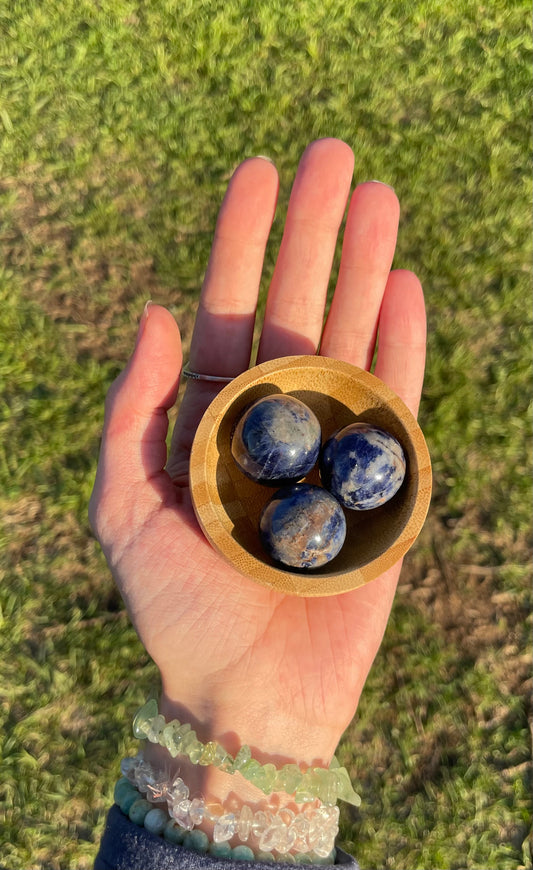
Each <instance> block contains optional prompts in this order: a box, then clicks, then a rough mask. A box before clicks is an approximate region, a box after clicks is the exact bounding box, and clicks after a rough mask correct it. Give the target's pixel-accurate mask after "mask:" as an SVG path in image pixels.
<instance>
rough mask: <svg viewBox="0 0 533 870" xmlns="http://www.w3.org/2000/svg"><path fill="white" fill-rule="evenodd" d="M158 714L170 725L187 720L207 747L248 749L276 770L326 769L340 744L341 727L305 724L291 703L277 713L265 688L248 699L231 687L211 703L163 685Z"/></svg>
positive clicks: (232, 751)
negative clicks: (209, 744) (288, 766)
mask: <svg viewBox="0 0 533 870" xmlns="http://www.w3.org/2000/svg"><path fill="white" fill-rule="evenodd" d="M159 711H160V713H161V714H162V715H163V716H164V718H165V720H166V721H167V722H169V721H171V720H172V719H178V720H179V721H180V722H189V723H190V725H191V728H192V729H194V730H195V731H196V733H197V735H198V738H199V740H201V741H202V742H203V743H207V742H209V741H215V742H217V743H219V744H220V745H221V746H223V747H224V749H225V750H226V752H228V753H230V754H231V755H236V753H237V752H238V750H239V749H240V747H241V746H243V745H248V746H250V748H251V750H252V755H253V757H254V758H255V759H256V760H257V761H259V762H260V763H261V764H267V763H271V764H274V765H276V766H277V767H280V766H282V765H283V764H298V765H301V766H304V767H328V766H329V764H330V762H331V759H332V758H333V756H334V754H335V750H336V748H337V744H338V741H339V732H338V729H331V728H328V727H326V726H325V725H324V723H323V722H319V723H318V722H313V721H312V720H307V719H306V720H305V721H302V719H301V718H300V717H298V716H296V715H294V714H293V713H292V710H291V706H290V704H284V706H283V709H278V708H277V707H276V704H275V699H274V698H273V693H271V692H268V691H267V690H265V691H263V692H262V693H261V696H260V697H259V698H257V697H254V698H250V696H249V695H248V694H247V693H246V692H243V691H242V689H241V690H240V691H239V692H238V693H235V697H234V694H233V693H232V691H231V690H230V689H227V690H226V691H224V692H223V697H222V698H219V697H218V694H217V692H216V691H213V692H210V693H209V700H206V699H205V698H204V697H203V696H201V695H200V696H199V695H195V696H194V697H191V696H189V697H187V698H186V699H184V698H183V697H182V696H180V694H179V692H178V691H176V692H174V691H173V690H172V688H170V687H166V686H165V685H163V691H162V693H161V697H160V701H159Z"/></svg>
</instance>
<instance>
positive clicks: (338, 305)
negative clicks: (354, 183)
mask: <svg viewBox="0 0 533 870" xmlns="http://www.w3.org/2000/svg"><path fill="white" fill-rule="evenodd" d="M399 216H400V205H399V202H398V199H397V197H396V194H395V193H394V191H393V190H392V188H390V187H388V186H387V185H385V184H380V183H379V182H373V181H371V182H366V183H364V184H360V185H359V186H358V187H357V188H356V189H355V191H354V193H353V196H352V199H351V202H350V207H349V210H348V216H347V219H346V228H345V230H344V240H343V246H342V257H341V263H340V268H339V277H338V280H337V286H336V288H335V294H334V297H333V299H332V302H331V306H330V310H329V314H328V318H327V321H326V325H325V328H324V336H323V339H322V343H321V346H320V353H321V354H322V355H323V356H329V357H333V358H335V359H342V360H344V361H345V362H349V363H352V365H357V366H360V367H361V368H365V369H369V368H370V364H371V362H372V358H373V354H374V346H375V341H376V332H377V323H378V317H379V311H380V308H381V301H382V298H383V293H384V291H385V286H386V283H387V278H388V275H389V271H390V267H391V264H392V260H393V257H394V249H395V247H396V236H397V233H398V221H399Z"/></svg>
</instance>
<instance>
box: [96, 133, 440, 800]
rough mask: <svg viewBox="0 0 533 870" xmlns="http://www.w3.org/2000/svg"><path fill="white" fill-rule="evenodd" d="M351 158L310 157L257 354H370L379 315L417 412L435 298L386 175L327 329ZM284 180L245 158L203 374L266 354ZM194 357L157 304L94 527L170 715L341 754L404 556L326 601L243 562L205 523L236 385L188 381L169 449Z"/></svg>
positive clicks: (227, 202)
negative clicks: (249, 575)
mask: <svg viewBox="0 0 533 870" xmlns="http://www.w3.org/2000/svg"><path fill="white" fill-rule="evenodd" d="M352 173H353V154H352V152H351V150H350V149H349V147H348V146H347V145H345V144H344V143H342V142H340V141H338V140H334V139H324V140H319V141H317V142H314V143H312V144H311V145H310V146H309V147H308V148H307V150H306V151H305V153H304V155H303V157H302V160H301V162H300V165H299V168H298V172H297V175H296V178H295V182H294V186H293V189H292V194H291V199H290V204H289V209H288V214H287V219H286V224H285V230H284V235H283V240H282V243H281V247H280V251H279V255H278V259H277V263H276V267H275V271H274V275H273V279H272V283H271V286H270V290H269V293H268V301H267V306H266V313H265V318H264V324H263V329H262V333H261V340H260V347H259V353H258V362H261V361H264V360H267V359H271V358H276V357H280V356H284V355H290V354H301V353H308V354H309V353H310V354H313V353H315V352H316V350H317V348H318V347H319V346H320V353H322V354H323V355H325V356H329V357H335V358H338V359H343V360H346V361H347V362H350V363H353V364H355V365H358V366H361V367H366V368H368V367H369V366H370V363H371V361H372V358H373V354H374V349H375V345H376V337H377V333H378V330H379V347H378V354H377V363H376V369H375V373H376V375H377V376H378V377H379V378H381V379H382V380H383V381H385V382H386V383H387V384H388V385H389V386H390V387H391V388H392V389H393V390H394V391H395V392H396V393H398V394H399V395H400V396H401V397H402V398H403V400H404V401H405V402H406V404H407V405H408V406H409V407H410V409H411V410H412V411H413V413H414V414H415V415H416V412H417V408H418V402H419V398H420V392H421V386H422V380H423V370H424V360H425V329H426V327H425V312H424V301H423V295H422V289H421V287H420V284H419V282H418V280H417V278H416V277H415V275H414V274H412V273H411V272H407V271H393V272H391V271H390V268H391V263H392V259H393V255H394V249H395V244H396V234H397V228H398V219H399V205H398V201H397V198H396V195H395V194H394V192H393V191H392V189H391V188H389V187H387V186H386V185H382V184H379V183H375V182H367V183H364V184H360V185H359V186H358V187H357V188H356V189H355V191H354V193H353V195H352V197H351V201H350V205H349V210H348V215H347V222H346V227H345V231H344V241H343V249H342V258H341V264H340V271H339V276H338V281H337V285H336V289H335V294H334V298H333V301H332V304H331V308H330V311H329V315H328V318H327V321H326V324H325V326H324V328H323V320H324V308H325V299H326V291H327V285H328V280H329V276H330V270H331V264H332V260H333V255H334V249H335V244H336V240H337V233H338V231H339V227H340V224H341V221H342V218H343V215H344V212H345V208H346V203H347V200H348V196H349V192H350V185H351V179H352ZM277 189H278V178H277V173H276V170H275V168H274V166H273V165H272V164H271V163H270V162H268V161H266V160H264V159H261V158H255V159H250V160H247V161H245V162H244V163H243V164H241V166H239V168H238V169H237V170H236V172H235V174H234V175H233V177H232V179H231V181H230V184H229V187H228V191H227V193H226V196H225V199H224V202H223V205H222V208H221V211H220V215H219V218H218V222H217V227H216V232H215V237H214V242H213V247H212V252H211V257H210V261H209V266H208V269H207V274H206V277H205V282H204V286H203V289H202V294H201V298H200V304H199V308H198V313H197V317H196V323H195V327H194V334H193V337H192V344H191V352H190V367H191V369H193V370H195V371H200V372H205V373H209V374H217V375H228V376H235V375H238V374H239V373H240V372H242V371H244V370H246V369H247V368H248V366H249V361H250V351H251V342H252V333H253V327H254V319H255V309H256V303H257V295H258V288H259V282H260V276H261V270H262V265H263V256H264V250H265V246H266V243H267V239H268V235H269V232H270V227H271V223H272V219H273V215H274V209H275V204H276V198H277ZM181 365H182V353H181V344H180V335H179V330H178V327H177V325H176V323H175V321H174V319H173V317H172V316H171V314H170V313H169V312H168V311H167V310H166V309H164V308H162V307H160V306H156V305H152V306H149V307H148V308H147V309H146V310H145V313H144V314H143V317H142V319H141V324H140V329H139V336H138V339H137V345H136V347H135V350H134V353H133V355H132V357H131V359H130V361H129V363H128V365H127V367H126V369H125V370H124V371H123V372H122V374H121V375H120V376H119V377H118V378H117V380H116V381H115V383H114V384H113V385H112V387H111V389H110V391H109V394H108V398H107V402H106V415H105V426H104V433H103V441H102V450H101V456H100V460H99V465H98V472H97V477H96V482H95V487H94V492H93V495H92V499H91V505H90V519H91V523H92V526H93V528H94V530H95V533H96V535H97V537H98V539H99V541H100V543H101V545H102V548H103V550H104V553H105V555H106V557H107V560H108V563H109V565H110V567H111V570H112V572H113V575H114V577H115V580H116V582H117V584H118V587H119V589H120V591H121V594H122V596H123V598H124V601H125V602H126V605H127V608H128V611H129V614H130V617H131V619H132V621H133V624H134V625H135V628H136V630H137V632H138V634H139V637H140V638H141V641H142V642H143V644H144V645H145V647H146V649H147V651H148V653H149V654H150V655H151V656H152V658H153V660H154V661H155V663H156V664H157V666H158V668H159V670H160V673H161V678H162V692H163V693H162V699H161V706H162V709H163V712H165V714H167V716H170V717H172V716H176V717H177V718H180V719H181V720H182V721H190V722H191V723H193V727H196V730H197V733H198V736H199V737H200V739H202V740H208V739H215V740H218V741H219V742H220V743H222V744H223V745H224V746H225V748H226V749H227V750H228V751H229V752H235V751H236V749H237V748H238V746H239V745H240V744H242V743H249V744H250V745H251V746H252V747H254V751H255V757H257V758H258V759H259V760H263V759H264V760H267V758H270V759H272V758H274V759H278V760H280V761H281V760H283V761H297V762H302V763H305V764H310V763H312V762H314V763H317V764H328V763H329V761H330V759H331V756H332V754H333V753H334V751H335V747H336V746H337V743H338V741H339V739H340V737H341V734H342V732H343V731H344V729H345V728H346V727H347V725H348V724H349V722H350V720H351V719H352V717H353V715H354V712H355V709H356V707H357V703H358V700H359V696H360V693H361V690H362V688H363V685H364V682H365V680H366V677H367V674H368V671H369V669H370V666H371V664H372V661H373V659H374V656H375V654H376V652H377V650H378V648H379V645H380V643H381V639H382V636H383V632H384V630H385V626H386V624H387V619H388V616H389V612H390V608H391V605H392V600H393V597H394V592H395V588H396V584H397V580H398V576H399V573H400V567H401V565H400V564H397V565H396V566H395V567H394V568H392V569H391V570H389V571H387V572H386V573H385V574H383V575H382V576H381V577H379V578H378V579H376V580H374V581H373V582H371V583H370V584H368V585H366V586H363V587H362V588H359V589H357V590H355V591H354V592H350V593H346V594H343V595H339V596H334V597H326V598H312V599H304V598H298V597H294V596H284V595H282V594H281V593H278V592H277V591H271V590H269V589H267V588H264V587H262V586H259V585H257V584H255V583H254V582H252V581H251V580H248V579H246V578H245V577H243V576H241V575H240V574H239V573H237V572H236V571H235V570H233V569H232V568H231V567H229V566H228V565H227V564H226V563H225V561H223V560H222V559H221V558H220V557H219V556H218V555H217V553H216V552H215V551H214V550H213V549H212V548H211V546H210V544H209V543H208V542H207V540H206V539H205V538H204V536H203V534H202V532H201V531H200V528H199V527H198V524H197V522H196V519H195V516H194V512H193V509H192V506H191V498H190V493H189V489H188V458H189V452H190V447H191V444H192V440H193V437H194V433H195V430H196V427H197V424H198V422H199V419H200V417H201V415H202V413H203V411H204V410H205V408H206V407H207V405H208V404H209V402H210V401H211V400H212V399H213V397H214V395H215V394H216V392H217V390H218V389H220V385H216V384H215V385H212V384H207V383H206V382H190V383H189V384H188V386H187V389H186V392H185V395H184V398H183V402H182V405H181V409H180V412H179V417H178V421H177V424H176V427H175V432H174V438H173V442H172V447H171V450H170V455H168V456H167V449H166V445H165V436H166V434H167V426H168V420H167V412H168V410H169V408H170V407H171V406H172V405H173V404H174V402H175V400H176V394H177V389H178V381H179V372H180V369H181ZM180 714H181V715H180ZM206 771H208V769H207V768H203V769H202V775H204V776H209V773H208V772H206ZM233 785H235V784H233ZM206 788H207V786H206V784H205V782H204V791H205V789H206ZM209 788H211V789H214V790H217V788H218V789H219V790H221V789H222V788H223V787H222V785H220V784H219V785H218V786H217V785H216V784H214V783H213V782H210V783H209Z"/></svg>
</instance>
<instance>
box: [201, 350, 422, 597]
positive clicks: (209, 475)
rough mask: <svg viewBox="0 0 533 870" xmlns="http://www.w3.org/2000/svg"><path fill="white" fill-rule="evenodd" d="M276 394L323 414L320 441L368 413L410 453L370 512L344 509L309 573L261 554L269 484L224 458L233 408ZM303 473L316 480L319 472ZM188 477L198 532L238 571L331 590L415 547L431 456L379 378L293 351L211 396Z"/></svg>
mask: <svg viewBox="0 0 533 870" xmlns="http://www.w3.org/2000/svg"><path fill="white" fill-rule="evenodd" d="M273 393H288V394H290V395H292V396H295V397H296V398H298V399H300V400H301V401H302V402H305V403H306V404H307V405H308V406H309V407H310V408H311V409H312V410H313V411H314V413H315V414H316V416H317V417H318V419H319V421H320V425H321V427H322V441H323V442H324V441H325V440H326V439H327V438H329V437H330V435H332V434H333V433H334V432H335V431H336V430H337V429H339V428H341V427H343V426H346V425H348V424H349V423H354V422H357V421H365V422H368V423H373V424H375V425H376V426H379V427H381V428H383V429H385V430H386V431H388V432H390V433H391V434H392V435H394V436H395V437H396V438H397V439H398V441H399V442H400V443H401V445H402V447H403V449H404V452H405V455H406V457H407V472H406V477H405V480H404V482H403V484H402V486H401V488H400V490H399V491H398V492H397V493H396V495H395V496H394V497H393V498H392V499H391V500H390V501H389V502H387V503H386V504H384V505H382V506H381V507H379V508H375V509H374V510H370V511H351V510H347V511H345V515H346V520H347V535H346V541H345V544H344V546H343V548H342V550H341V552H340V553H339V555H338V556H336V558H335V559H334V560H333V561H332V562H331V563H329V564H328V565H324V566H323V567H322V568H319V569H316V570H313V571H311V572H309V571H306V572H304V571H291V570H289V569H284V568H282V567H280V566H279V565H277V564H276V563H274V562H273V561H272V560H271V559H270V558H269V556H267V554H266V553H265V552H264V550H263V548H262V546H261V542H260V540H259V534H258V523H259V516H260V513H261V510H262V509H263V506H264V504H265V503H266V501H268V499H269V498H270V496H271V495H272V494H273V492H275V489H274V488H271V487H266V486H261V485H260V484H257V483H254V482H253V481H251V480H248V478H246V477H245V476H244V475H243V474H242V472H241V471H240V470H239V469H238V467H237V466H236V464H235V462H234V461H233V458H232V456H231V451H230V445H231V434H232V429H233V427H234V425H235V423H236V421H237V420H238V418H239V416H240V415H241V413H242V412H243V410H244V409H245V408H246V407H247V406H248V405H249V404H250V403H251V402H254V401H255V400H256V399H258V398H261V397H263V396H267V395H271V394H273ZM305 480H306V481H307V482H309V483H320V479H319V475H318V470H317V469H316V468H315V469H314V470H313V471H312V472H311V473H310V474H309V475H308V476H307V477H306V478H305ZM190 481H191V492H192V499H193V505H194V510H195V512H196V516H197V518H198V522H199V523H200V526H201V528H202V530H203V532H204V534H205V535H206V537H207V539H208V540H209V541H210V543H211V544H212V546H213V547H215V548H216V549H217V550H218V551H219V552H220V553H221V554H222V555H223V556H224V558H225V559H227V560H228V561H229V562H230V563H231V564H232V565H233V566H234V567H235V568H237V569H238V570H239V571H240V572H241V573H242V574H244V575H245V576H246V577H249V578H251V579H252V580H255V581H256V582H258V583H261V584H262V585H264V586H270V587H273V588H275V589H277V590H279V591H280V592H284V593H287V594H290V595H303V596H322V595H336V594H338V593H340V592H348V591H350V590H352V589H356V588H357V587H358V586H362V585H363V584H364V583H368V582H369V581H370V580H373V579H374V578H375V577H377V576H378V575H379V574H381V573H382V572H383V571H385V570H386V569H388V568H390V567H392V565H394V564H395V563H396V562H397V561H398V560H399V559H400V558H401V557H402V556H403V555H404V554H405V553H406V552H407V550H408V549H409V548H410V547H411V546H412V544H413V543H414V541H415V540H416V538H417V536H418V534H419V532H420V530H421V528H422V526H423V524H424V521H425V518H426V515H427V511H428V508H429V503H430V499H431V462H430V458H429V453H428V449H427V446H426V442H425V440H424V436H423V434H422V431H421V429H420V427H419V425H418V423H417V421H416V419H415V418H414V416H413V415H412V413H411V412H410V411H409V409H408V408H407V406H406V405H405V404H404V402H402V400H401V399H400V398H399V397H398V396H397V395H396V394H395V393H393V392H392V390H390V389H389V387H387V386H386V384H384V383H383V382H382V381H380V380H379V379H378V378H376V377H374V375H371V374H369V373H368V372H366V371H363V370H362V369H359V368H357V367H356V366H352V365H350V364H349V363H345V362H340V361H339V360H334V359H328V358H327V357H321V356H294V357H283V358H282V359H276V360H270V361H269V362H266V363H261V364H260V365H258V366H255V367H254V368H252V369H249V370H248V371H246V372H244V373H243V374H242V375H240V376H239V377H238V378H235V380H234V381H232V382H231V383H230V384H228V386H227V387H225V388H224V389H223V390H222V391H221V392H220V393H219V394H218V395H217V396H216V398H215V399H214V400H213V402H212V403H211V405H210V406H209V408H208V409H207V411H206V412H205V414H204V416H203V418H202V420H201V422H200V425H199V427H198V430H197V432H196V436H195V439H194V443H193V447H192V452H191V460H190Z"/></svg>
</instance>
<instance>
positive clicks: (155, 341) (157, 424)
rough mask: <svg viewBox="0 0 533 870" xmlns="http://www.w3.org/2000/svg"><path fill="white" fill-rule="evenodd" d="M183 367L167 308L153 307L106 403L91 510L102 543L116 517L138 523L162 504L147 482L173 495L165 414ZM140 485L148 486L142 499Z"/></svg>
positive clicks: (177, 336)
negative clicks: (168, 473)
mask: <svg viewBox="0 0 533 870" xmlns="http://www.w3.org/2000/svg"><path fill="white" fill-rule="evenodd" d="M181 361H182V360H181V341H180V334H179V330H178V327H177V325H176V322H175V320H174V318H173V317H172V315H171V314H170V312H169V311H167V310H166V309H165V308H161V307H160V306H158V305H150V307H148V308H147V309H145V312H144V314H143V317H142V319H141V324H140V328H139V336H138V339H137V345H136V347H135V350H134V352H133V355H132V357H131V359H130V361H129V363H128V365H127V366H126V368H125V369H124V371H123V372H122V374H121V375H120V376H119V377H118V378H117V380H116V381H115V382H114V384H113V385H112V387H111V389H110V390H109V393H108V395H107V398H106V413H105V420H104V431H103V434H102V446H101V451H100V458H99V462H98V470H97V475H96V481H95V486H94V490H93V494H92V497H91V504H90V509H89V516H90V520H91V525H92V527H93V529H94V530H95V531H96V532H97V534H99V535H100V537H101V536H102V533H103V531H104V530H105V528H106V525H107V524H108V523H109V522H116V521H117V516H118V517H119V518H120V520H121V521H124V520H125V518H126V516H127V514H128V511H130V510H135V512H136V520H137V521H142V518H143V515H145V514H147V513H150V511H151V510H152V509H153V507H154V506H155V505H156V504H158V503H160V500H161V488H159V491H158V489H157V488H156V487H146V486H144V485H145V484H146V483H147V481H153V480H154V479H155V478H156V477H157V476H158V475H162V480H161V485H162V486H163V487H164V486H165V485H168V493H169V495H170V494H171V492H172V491H173V490H172V487H171V484H170V480H169V479H168V478H167V476H166V475H164V474H162V472H163V469H164V467H165V463H166V458H167V450H166V443H165V438H166V434H167V429H168V417H167V411H168V409H169V408H170V407H171V406H172V405H173V404H174V402H175V400H176V393H177V389H178V382H179V374H180V369H181ZM165 481H166V484H165ZM139 485H141V486H144V489H143V494H142V498H141V497H139ZM110 508H113V509H112V510H110ZM109 517H112V518H113V517H114V520H113V519H111V520H110V519H109ZM109 531H111V530H109Z"/></svg>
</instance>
